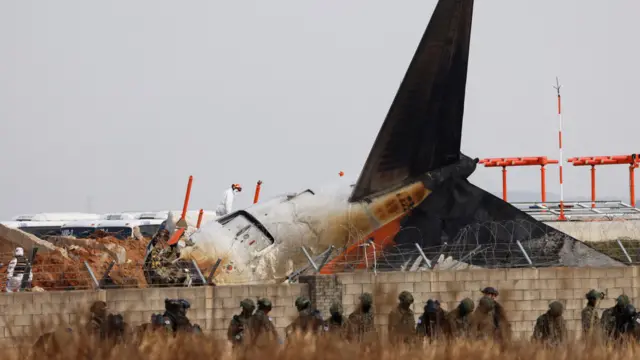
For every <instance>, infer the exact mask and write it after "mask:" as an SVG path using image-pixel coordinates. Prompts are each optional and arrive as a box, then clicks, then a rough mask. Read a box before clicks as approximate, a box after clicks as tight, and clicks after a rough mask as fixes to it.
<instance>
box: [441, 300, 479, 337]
mask: <svg viewBox="0 0 640 360" xmlns="http://www.w3.org/2000/svg"><path fill="white" fill-rule="evenodd" d="M475 306H476V304H475V303H474V302H473V300H471V299H469V298H465V299H463V300H462V301H460V303H459V304H458V306H457V307H456V308H455V309H454V310H453V311H451V312H449V313H448V314H447V317H446V320H447V330H448V335H449V338H465V339H466V338H469V335H470V330H471V314H472V313H473V310H474V308H475Z"/></svg>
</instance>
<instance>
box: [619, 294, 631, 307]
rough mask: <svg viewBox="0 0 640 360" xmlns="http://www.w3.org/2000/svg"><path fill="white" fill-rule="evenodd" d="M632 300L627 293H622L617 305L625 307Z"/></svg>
mask: <svg viewBox="0 0 640 360" xmlns="http://www.w3.org/2000/svg"><path fill="white" fill-rule="evenodd" d="M630 303H631V302H630V301H629V297H628V296H627V295H624V294H622V295H620V296H618V298H617V299H616V305H618V306H620V307H623V306H627V305H629V304H630Z"/></svg>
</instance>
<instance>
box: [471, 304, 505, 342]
mask: <svg viewBox="0 0 640 360" xmlns="http://www.w3.org/2000/svg"><path fill="white" fill-rule="evenodd" d="M494 309H495V301H493V299H491V298H490V297H489V296H483V297H482V298H480V301H478V307H477V308H476V310H475V311H474V312H473V315H472V316H471V326H470V331H469V335H470V337H471V338H472V339H476V340H486V339H496V335H497V331H498V328H497V326H496V324H495V321H494V316H493V311H494Z"/></svg>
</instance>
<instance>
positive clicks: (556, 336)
mask: <svg viewBox="0 0 640 360" xmlns="http://www.w3.org/2000/svg"><path fill="white" fill-rule="evenodd" d="M563 310H564V307H563V306H562V303H560V302H559V301H554V302H552V303H551V304H549V310H548V311H547V312H546V313H544V314H542V315H540V316H539V317H538V320H537V321H536V325H535V327H534V329H533V336H532V340H533V341H540V342H542V343H544V344H545V345H551V346H557V345H560V344H562V343H563V342H565V341H566V340H567V322H566V321H565V320H564V318H563V317H562V312H563Z"/></svg>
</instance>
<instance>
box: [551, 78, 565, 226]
mask: <svg viewBox="0 0 640 360" xmlns="http://www.w3.org/2000/svg"><path fill="white" fill-rule="evenodd" d="M560 87H561V85H560V81H559V80H558V77H557V76H556V84H555V85H554V86H553V88H554V89H556V93H557V94H558V121H559V128H558V148H559V150H560V158H558V165H559V168H560V170H559V172H560V217H559V218H558V220H566V218H565V216H564V189H563V186H562V164H564V157H562V98H561V97H560Z"/></svg>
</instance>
